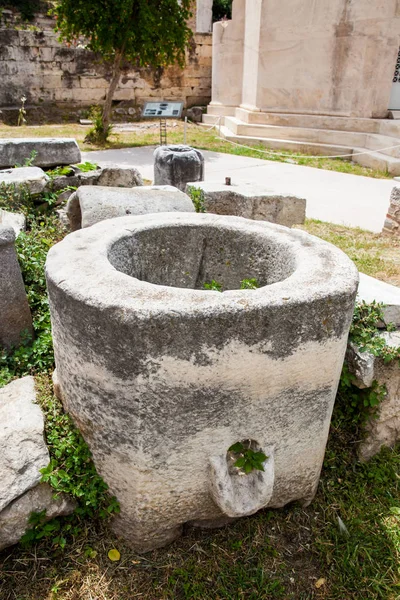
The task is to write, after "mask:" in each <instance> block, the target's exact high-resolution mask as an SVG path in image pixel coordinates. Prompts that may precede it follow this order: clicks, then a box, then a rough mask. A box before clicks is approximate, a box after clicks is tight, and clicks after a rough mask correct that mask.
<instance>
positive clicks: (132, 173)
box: [97, 165, 143, 188]
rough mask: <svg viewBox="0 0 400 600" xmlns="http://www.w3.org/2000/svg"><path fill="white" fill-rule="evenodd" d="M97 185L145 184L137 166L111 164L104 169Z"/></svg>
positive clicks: (127, 185) (130, 185)
mask: <svg viewBox="0 0 400 600" xmlns="http://www.w3.org/2000/svg"><path fill="white" fill-rule="evenodd" d="M97 185H103V186H109V187H124V188H130V187H135V186H137V185H143V179H142V176H141V174H140V173H139V171H138V170H137V169H136V168H135V167H128V166H126V165H112V166H111V165H110V166H108V167H104V168H103V169H102V171H101V173H100V177H99V179H98V181H97Z"/></svg>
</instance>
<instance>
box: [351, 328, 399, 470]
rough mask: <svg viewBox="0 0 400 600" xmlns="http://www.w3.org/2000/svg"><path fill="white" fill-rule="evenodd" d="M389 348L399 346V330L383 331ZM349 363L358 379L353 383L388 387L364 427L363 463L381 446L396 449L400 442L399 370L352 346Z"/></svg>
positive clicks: (397, 367) (359, 447) (361, 452)
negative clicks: (375, 410) (374, 383)
mask: <svg viewBox="0 0 400 600" xmlns="http://www.w3.org/2000/svg"><path fill="white" fill-rule="evenodd" d="M382 337H383V338H384V339H385V341H386V343H387V345H388V346H393V347H396V348H398V347H399V346H400V331H396V332H390V333H389V332H383V333H382ZM346 363H347V365H348V368H349V370H350V372H351V373H352V374H353V375H354V376H355V378H356V379H355V382H354V384H355V385H356V386H358V387H359V388H361V389H365V388H369V387H371V386H372V383H373V382H374V380H376V381H377V382H378V384H379V385H385V387H386V390H387V395H386V396H385V398H384V400H383V401H382V402H381V403H380V405H379V407H378V410H377V413H376V415H374V416H371V418H370V419H369V420H368V422H367V424H366V425H365V438H364V439H363V440H362V442H361V443H360V444H359V446H358V450H357V452H358V456H359V458H360V459H361V460H369V459H370V458H372V457H373V456H374V455H375V454H377V453H378V452H379V450H380V449H381V448H382V446H389V447H393V446H394V445H395V443H396V442H397V441H399V440H400V367H399V362H398V361H397V360H393V361H391V362H389V363H386V364H385V363H384V361H383V360H382V359H381V358H378V357H376V356H374V355H373V354H371V353H370V352H361V351H360V350H359V348H357V346H355V345H354V344H352V343H350V344H349V346H348V349H347V353H346Z"/></svg>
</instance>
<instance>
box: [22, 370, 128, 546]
mask: <svg viewBox="0 0 400 600" xmlns="http://www.w3.org/2000/svg"><path fill="white" fill-rule="evenodd" d="M36 387H37V392H38V402H39V404H40V406H41V407H42V410H43V412H44V415H45V435H46V442H47V446H48V448H49V452H50V463H49V465H48V466H47V467H45V468H44V469H41V473H42V482H44V483H48V484H49V485H51V487H52V488H53V489H54V490H55V492H56V494H61V493H65V494H69V495H70V496H71V497H72V498H74V499H75V500H76V502H77V508H76V510H75V513H74V517H72V518H70V519H67V520H65V521H64V522H62V521H61V520H58V519H54V520H52V521H49V522H47V523H46V522H45V520H46V513H45V511H43V512H41V513H33V514H32V515H31V520H30V524H31V525H32V527H31V529H30V530H29V531H28V532H27V533H26V534H25V536H24V538H23V542H25V543H27V542H35V541H37V540H40V539H41V538H43V537H51V538H52V543H53V544H54V545H57V546H60V547H61V548H63V547H64V546H65V545H66V543H67V540H66V537H65V536H66V535H67V534H68V532H70V533H73V534H75V535H76V534H77V533H79V528H80V525H79V521H80V520H83V519H85V518H94V517H100V518H101V519H107V518H109V517H110V515H112V514H115V513H117V512H119V505H118V502H117V501H116V498H115V497H111V496H110V494H109V493H108V491H107V490H108V486H107V484H106V483H105V482H104V481H103V479H102V478H101V477H100V476H99V475H98V474H97V472H96V468H95V466H94V463H93V460H92V456H91V453H90V450H89V448H88V446H87V444H86V443H85V441H84V439H83V437H82V435H81V434H80V432H79V431H78V429H77V428H76V427H75V426H74V424H73V422H72V420H71V418H70V417H69V415H67V414H65V413H64V411H63V407H62V404H61V402H60V401H59V400H58V399H57V398H56V397H55V396H54V394H53V392H52V385H51V379H50V377H49V376H48V375H40V376H38V377H37V378H36Z"/></svg>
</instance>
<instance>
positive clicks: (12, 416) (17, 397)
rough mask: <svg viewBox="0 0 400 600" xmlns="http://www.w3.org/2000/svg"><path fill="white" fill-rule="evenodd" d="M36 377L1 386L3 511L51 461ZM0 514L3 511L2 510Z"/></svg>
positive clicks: (0, 505)
mask: <svg viewBox="0 0 400 600" xmlns="http://www.w3.org/2000/svg"><path fill="white" fill-rule="evenodd" d="M35 402H36V392H35V381H34V379H33V377H23V378H22V379H16V380H15V381H12V382H11V383H9V384H8V385H6V386H5V387H3V388H0V423H1V429H0V511H2V510H3V509H4V508H5V507H6V506H7V505H8V504H10V503H11V502H13V501H14V500H15V499H16V498H19V497H20V496H21V495H22V494H24V493H25V492H27V491H28V490H30V489H31V488H33V487H35V486H36V485H38V483H39V482H40V479H41V477H42V476H41V474H40V469H42V468H43V467H46V466H47V465H48V464H49V460H50V459H49V452H48V450H47V446H46V444H45V441H44V437H43V436H44V418H43V414H42V411H41V409H40V407H39V405H38V404H35ZM0 514H1V513H0Z"/></svg>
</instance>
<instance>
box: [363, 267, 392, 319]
mask: <svg viewBox="0 0 400 600" xmlns="http://www.w3.org/2000/svg"><path fill="white" fill-rule="evenodd" d="M357 298H358V299H359V300H363V301H364V302H367V303H368V304H369V303H370V302H374V301H375V302H379V303H381V304H383V308H382V312H383V317H384V319H385V323H386V324H388V323H392V324H393V325H395V326H396V327H400V287H397V286H396V285H390V284H389V283H386V282H385V281H380V280H379V279H375V277H370V276H369V275H365V273H360V283H359V286H358V292H357Z"/></svg>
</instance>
